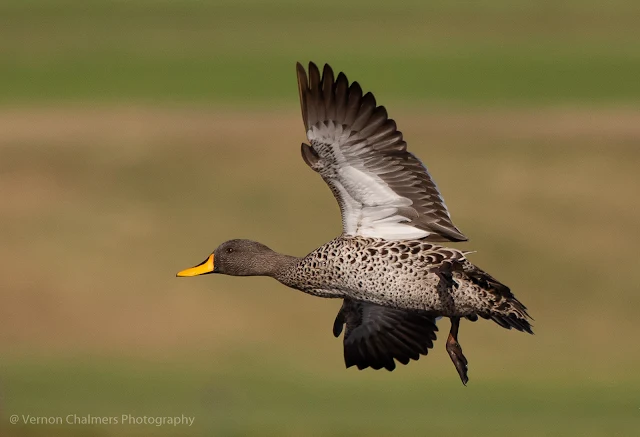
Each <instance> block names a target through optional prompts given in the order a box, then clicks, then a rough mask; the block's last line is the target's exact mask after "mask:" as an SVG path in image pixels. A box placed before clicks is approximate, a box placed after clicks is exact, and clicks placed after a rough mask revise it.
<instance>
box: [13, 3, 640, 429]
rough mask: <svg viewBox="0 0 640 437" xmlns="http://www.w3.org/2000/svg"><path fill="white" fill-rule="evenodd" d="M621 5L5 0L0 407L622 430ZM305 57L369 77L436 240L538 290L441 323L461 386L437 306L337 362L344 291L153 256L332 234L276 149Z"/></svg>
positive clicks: (319, 191)
mask: <svg viewBox="0 0 640 437" xmlns="http://www.w3.org/2000/svg"><path fill="white" fill-rule="evenodd" d="M639 20H640V3H638V2H637V1H633V0H611V1H607V2H602V1H595V0H593V1H592V0H581V1H578V0H566V1H557V0H556V1H524V0H520V1H514V0H511V1H507V0H480V1H474V2H462V1H444V0H442V1H431V2H424V1H418V0H415V1H394V2H388V1H382V0H367V1H364V0H360V1H352V2H345V1H335V0H324V1H322V2H320V1H314V2H309V1H289V0H269V1H257V0H253V1H244V2H241V1H232V0H228V1H197V0H175V1H168V0H167V1H161V0H140V1H107V0H59V1H56V2H50V1H46V0H2V2H0V192H1V193H2V194H1V197H0V198H1V200H2V201H1V202H0V241H1V244H0V278H1V279H0V281H1V283H0V285H1V286H0V422H1V423H0V434H2V435H10V436H67V435H70V436H112V435H113V436H130V435H131V436H137V435H140V436H142V435H144V436H148V435H167V436H174V435H175V436H185V435H203V436H204V435H207V436H210V435H215V436H240V435H255V436H263V435H270V436H333V435H341V436H347V435H349V436H351V435H354V436H391V435H400V434H401V433H410V434H411V435H426V434H427V433H429V434H430V435H434V436H458V435H476V436H484V435H491V436H512V435H514V434H517V435H519V436H522V437H525V436H539V435H546V436H567V435H576V436H612V435H617V436H631V435H637V433H638V430H640V377H639V376H638V364H639V363H640V347H638V340H637V337H638V334H640V328H639V327H638V311H639V310H640V293H639V288H640V263H639V256H638V247H640V234H639V233H638V223H639V221H640V205H639V202H638V193H639V188H640V183H639V182H640V181H639V177H638V170H639V165H640V80H638V78H640V34H639V33H638V22H639ZM310 60H312V61H314V62H316V63H318V64H323V63H325V62H328V63H330V64H331V65H332V66H333V67H334V69H335V70H337V71H344V72H345V73H346V74H347V76H348V77H349V78H350V79H351V80H358V81H359V82H360V83H361V84H362V86H363V88H364V89H365V91H366V90H370V91H373V92H374V93H375V95H376V97H377V100H378V102H379V103H380V104H384V105H385V106H386V107H387V109H388V111H389V113H390V115H391V117H393V118H395V119H396V121H397V122H398V126H399V128H400V129H401V130H402V131H403V132H404V134H405V138H406V139H407V142H408V144H409V147H410V149H411V151H413V152H414V153H415V154H417V155H418V156H419V157H420V158H421V159H422V160H423V161H424V162H425V164H426V165H427V166H428V168H429V170H430V172H431V173H432V175H433V176H434V178H435V180H436V181H437V183H438V184H439V187H440V189H441V191H442V193H443V196H444V198H445V200H446V201H447V204H448V206H449V209H450V211H451V213H452V216H453V219H454V222H455V223H456V224H457V225H458V226H459V227H460V229H462V230H463V231H464V232H465V234H467V235H468V236H469V237H470V238H471V240H470V241H469V242H468V243H464V244H461V245H458V246H457V247H460V248H464V249H468V250H477V253H475V254H474V255H473V256H472V261H473V262H474V263H476V264H478V265H479V266H481V267H482V268H484V269H486V270H487V271H489V272H491V274H492V275H495V276H496V277H497V278H499V279H500V280H501V281H503V282H505V283H506V284H508V285H509V286H510V287H511V288H512V289H513V291H514V292H515V294H516V295H517V297H518V298H519V299H520V300H522V301H523V302H524V303H525V304H526V305H527V306H528V307H529V309H530V313H531V314H532V316H533V317H534V318H535V322H534V330H535V332H536V335H535V336H528V335H524V334H522V333H517V332H512V331H507V330H504V329H501V328H499V327H498V326H497V325H495V324H492V323H489V322H486V321H480V322H478V323H475V324H472V323H469V322H463V323H462V327H461V334H460V341H461V344H462V346H463V348H464V351H465V354H466V356H467V357H468V358H469V360H470V373H469V375H470V383H469V385H468V387H463V386H462V384H461V383H460V381H459V378H458V376H457V374H456V372H455V369H454V368H453V365H452V364H451V362H450V360H449V358H448V356H447V354H446V352H445V350H444V338H442V337H443V336H445V335H446V333H447V332H448V329H449V323H448V321H446V320H443V321H442V322H441V323H440V331H441V333H440V337H441V338H440V339H439V341H438V342H437V343H436V345H435V348H434V349H433V350H432V351H431V352H430V354H429V356H428V357H423V358H422V359H420V361H418V362H412V363H411V364H410V365H409V366H406V367H404V366H401V367H399V368H398V369H396V370H395V371H394V372H393V373H389V372H386V371H378V372H376V371H372V370H367V371H362V372H359V371H357V370H355V369H349V370H345V368H344V364H343V358H342V340H341V339H339V340H338V339H335V338H333V336H332V334H331V326H332V323H333V319H334V317H335V315H336V313H337V311H338V308H339V305H340V303H339V302H338V301H334V300H323V299H318V298H314V297H310V296H306V295H303V294H302V293H299V292H295V291H292V290H289V289H286V288H285V287H283V286H281V285H279V284H277V283H276V282H275V281H273V280H270V279H266V278H230V277H218V276H215V277H214V276H204V277H199V278H193V279H177V278H175V273H176V272H177V271H178V270H180V269H183V268H185V267H189V266H191V265H194V264H197V263H199V262H200V261H201V260H202V259H204V258H205V257H206V256H207V255H208V254H209V253H210V252H211V251H212V250H213V249H214V248H215V247H216V246H217V245H218V244H219V243H220V242H222V241H224V240H227V239H229V238H252V239H256V240H259V241H261V242H263V243H265V244H267V245H269V246H270V247H272V248H273V249H275V250H278V251H281V252H286V253H290V254H294V255H300V256H301V255H304V254H306V253H308V252H309V251H311V250H312V249H314V248H316V247H318V246H319V245H321V244H323V243H324V242H326V241H327V240H329V239H331V238H333V237H334V236H336V235H337V234H339V233H340V230H341V226H340V217H339V211H338V207H337V205H336V204H335V201H334V199H333V197H332V196H331V193H330V191H329V190H328V189H327V187H326V186H325V185H324V183H323V182H322V180H321V179H320V178H319V177H318V175H316V174H315V173H313V172H312V171H311V170H309V169H308V168H307V167H306V165H304V163H303V162H302V159H301V158H300V156H299V144H300V142H302V141H304V140H305V137H304V129H303V126H302V121H301V117H300V114H299V106H298V105H299V103H298V95H297V86H296V79H295V72H294V70H295V69H294V66H295V62H296V61H301V62H302V63H306V62H308V61H310ZM13 414H18V415H31V416H62V417H65V416H66V415H68V414H76V415H78V416H87V415H92V416H118V417H119V416H120V415H122V414H131V415H134V416H145V415H146V416H152V417H158V416H180V415H187V416H195V422H194V424H193V426H192V427H190V428H189V427H185V426H179V427H171V426H162V427H154V426H149V425H147V426H144V425H137V426H135V425H129V426H126V425H117V426H114V425H111V426H109V425H106V426H80V425H76V426H65V425H24V424H17V425H10V424H9V420H8V418H9V416H10V415H13ZM20 420H21V421H22V419H20Z"/></svg>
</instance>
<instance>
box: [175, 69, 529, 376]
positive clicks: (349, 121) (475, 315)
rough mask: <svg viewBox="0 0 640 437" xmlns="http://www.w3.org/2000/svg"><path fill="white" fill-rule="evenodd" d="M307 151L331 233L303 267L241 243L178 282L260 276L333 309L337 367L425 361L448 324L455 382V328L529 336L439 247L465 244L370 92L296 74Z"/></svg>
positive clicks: (228, 244)
mask: <svg viewBox="0 0 640 437" xmlns="http://www.w3.org/2000/svg"><path fill="white" fill-rule="evenodd" d="M296 74H297V79H298V91H299V96H300V106H301V110H302V120H303V123H304V128H305V132H306V136H307V138H308V144H307V143H302V145H301V155H302V159H303V161H304V162H305V163H306V164H307V166H309V167H310V168H311V169H312V170H314V171H315V172H317V173H318V174H319V175H320V176H321V177H322V179H323V180H324V181H325V183H326V184H327V185H328V187H329V189H330V190H331V192H332V193H333V195H334V197H335V199H336V201H337V202H338V205H339V207H340V213H341V217H342V234H341V235H339V236H337V237H336V238H334V239H333V240H331V241H329V242H327V243H326V244H323V245H322V246H320V247H318V248H317V249H315V250H313V251H311V252H310V253H309V254H308V255H306V256H304V257H296V256H291V255H286V254H282V253H279V252H276V251H274V250H272V249H270V248H269V247H267V246H266V245H264V244H262V243H259V242H257V241H252V240H247V239H232V240H228V241H225V242H223V243H222V244H220V245H219V246H218V247H217V248H216V249H215V250H214V251H213V252H212V253H211V254H210V255H209V256H208V257H207V259H206V260H205V261H203V262H202V263H200V264H198V265H196V266H194V267H191V268H188V269H185V270H182V271H180V272H178V273H177V276H178V277H193V276H200V275H207V274H223V275H231V276H267V277H271V278H274V279H276V280H277V281H279V282H280V283H281V284H283V285H285V286H287V287H290V288H293V289H296V290H299V291H302V292H304V293H307V294H310V295H313V296H317V297H322V298H330V299H341V300H342V306H341V307H340V309H339V311H338V314H337V316H336V318H335V321H334V323H333V334H334V336H335V337H339V336H340V335H341V334H342V332H343V331H344V336H343V355H344V362H345V365H346V367H347V368H349V367H352V366H356V367H357V368H358V369H360V370H362V369H366V368H372V369H375V370H379V369H383V368H384V369H387V370H389V371H392V370H394V369H395V368H396V362H397V363H400V364H403V365H406V364H408V363H409V362H410V361H411V360H414V361H415V360H418V359H419V358H420V356H425V355H427V354H428V352H429V350H430V349H432V348H433V345H434V341H435V340H436V333H437V332H438V327H437V322H438V320H440V319H441V318H449V319H450V322H451V328H450V330H449V335H448V337H447V340H446V351H447V353H448V355H449V357H450V358H451V361H452V363H453V365H454V366H455V368H456V370H457V372H458V375H459V377H460V380H461V381H462V384H464V385H465V386H466V385H467V382H468V380H469V378H468V361H467V358H466V357H465V356H464V354H463V352H462V347H461V346H460V343H459V342H458V331H459V327H460V322H461V320H462V319H464V320H468V321H471V322H475V321H477V320H478V319H479V318H482V319H486V320H491V321H493V322H495V323H496V324H498V325H499V326H501V327H502V328H505V329H514V330H517V331H521V332H526V333H529V334H533V331H532V326H531V323H530V320H532V319H531V317H530V316H529V314H528V313H527V308H526V307H525V306H524V305H523V304H522V303H521V302H520V301H519V300H518V299H517V298H516V297H515V296H514V294H513V293H512V292H511V290H510V289H509V287H507V286H506V285H504V284H503V283H501V282H500V281H498V280H497V279H495V278H494V277H493V276H491V275H490V274H488V273H487V272H485V271H483V270H481V269H480V268H479V267H477V266H476V265H474V264H473V263H472V262H471V261H469V260H468V259H467V256H468V255H469V254H470V252H467V251H462V250H459V249H455V248H452V247H449V246H448V245H445V244H449V243H456V242H461V241H467V237H466V236H465V235H464V234H463V233H462V232H461V231H460V230H459V229H458V228H457V227H456V226H455V225H454V224H453V221H452V219H451V216H450V214H449V210H448V209H447V206H446V205H445V202H444V200H443V197H442V195H441V194H440V191H439V189H438V187H437V186H436V184H435V182H434V180H433V178H432V177H431V175H430V174H429V172H428V170H427V168H426V167H425V165H424V164H423V163H422V162H421V161H420V160H419V159H418V158H417V157H416V156H415V155H413V154H412V153H410V152H409V151H408V150H407V143H406V142H405V140H404V138H403V135H402V133H401V132H400V131H399V130H398V128H397V126H396V123H395V121H394V120H393V119H391V118H389V116H388V115H387V110H386V109H385V107H384V106H379V105H377V103H376V99H375V97H374V96H373V94H372V93H371V92H367V93H363V90H362V88H361V86H360V85H359V84H358V82H356V81H354V82H352V83H350V82H349V81H348V79H347V76H346V75H345V74H344V73H342V72H341V73H339V74H338V75H337V76H335V75H334V72H333V69H332V68H331V67H330V66H329V65H328V64H325V65H324V68H323V69H322V72H320V69H319V68H318V67H317V66H316V64H314V63H313V62H311V63H309V66H308V69H307V70H305V68H304V67H303V66H302V65H301V64H300V63H297V64H296Z"/></svg>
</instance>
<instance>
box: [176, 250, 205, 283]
mask: <svg viewBox="0 0 640 437" xmlns="http://www.w3.org/2000/svg"><path fill="white" fill-rule="evenodd" d="M207 273H213V254H211V255H209V258H207V259H206V261H204V262H203V263H201V264H198V265H197V266H195V267H191V268H190V269H185V270H182V271H180V272H178V274H177V275H176V276H181V277H187V276H198V275H206V274H207Z"/></svg>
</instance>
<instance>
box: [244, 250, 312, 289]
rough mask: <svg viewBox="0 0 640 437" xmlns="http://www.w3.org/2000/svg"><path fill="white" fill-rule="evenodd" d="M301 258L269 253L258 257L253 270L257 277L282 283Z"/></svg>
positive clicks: (254, 261) (254, 260)
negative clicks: (267, 277) (266, 277)
mask: <svg viewBox="0 0 640 437" xmlns="http://www.w3.org/2000/svg"><path fill="white" fill-rule="evenodd" d="M299 260H300V258H298V257H295V256H291V255H285V254H283V253H278V252H268V253H265V254H259V255H256V256H255V258H254V259H253V260H252V261H253V263H252V264H253V266H254V267H253V268H254V271H255V275H257V276H270V277H272V278H274V279H277V280H278V281H280V282H282V279H283V278H285V277H287V276H288V273H289V272H290V271H291V270H292V269H293V268H294V266H295V264H296V263H297V262H298V261H299Z"/></svg>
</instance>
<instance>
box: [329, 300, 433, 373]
mask: <svg viewBox="0 0 640 437" xmlns="http://www.w3.org/2000/svg"><path fill="white" fill-rule="evenodd" d="M345 324H346V330H345V333H344V362H345V364H346V366H347V367H351V366H354V365H355V366H357V367H358V369H360V370H362V369H365V368H367V367H372V368H373V369H376V370H378V369H382V368H385V369H387V370H389V371H391V370H393V369H395V368H396V363H395V361H394V359H396V360H398V361H399V362H400V363H402V364H408V363H409V361H410V360H412V359H413V360H417V359H419V358H420V355H427V353H428V352H429V349H431V348H432V347H433V342H434V340H435V339H436V331H437V330H438V328H437V327H436V320H435V317H433V316H430V315H427V314H425V313H420V312H411V311H406V310H399V309H395V308H387V307H383V306H380V305H376V304H372V303H368V302H360V301H354V300H350V299H345V300H344V302H343V304H342V308H340V311H339V312H338V315H337V317H336V320H335V322H334V323H333V335H335V336H336V337H338V336H340V334H341V333H342V328H343V326H344V325H345Z"/></svg>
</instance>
